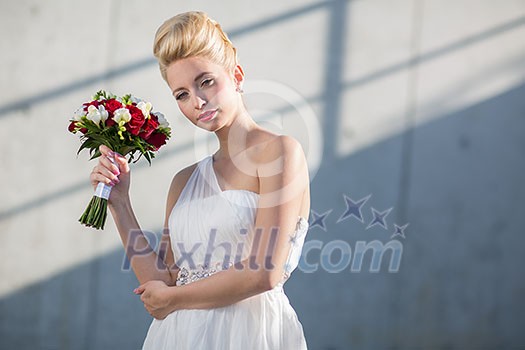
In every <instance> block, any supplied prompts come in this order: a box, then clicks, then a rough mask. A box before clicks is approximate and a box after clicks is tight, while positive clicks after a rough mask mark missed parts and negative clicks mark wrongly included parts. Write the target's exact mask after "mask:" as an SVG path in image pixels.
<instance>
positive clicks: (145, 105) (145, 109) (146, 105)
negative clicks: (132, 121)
mask: <svg viewBox="0 0 525 350" xmlns="http://www.w3.org/2000/svg"><path fill="white" fill-rule="evenodd" d="M137 108H138V109H140V110H141V111H142V114H143V115H144V118H146V119H149V117H150V115H149V113H150V112H151V109H152V108H153V106H152V105H151V103H150V102H144V101H140V102H139V103H137Z"/></svg>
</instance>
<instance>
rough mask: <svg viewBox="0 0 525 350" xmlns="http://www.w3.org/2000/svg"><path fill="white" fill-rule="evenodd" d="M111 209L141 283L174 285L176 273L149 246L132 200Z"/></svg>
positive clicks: (134, 270) (112, 206)
mask: <svg viewBox="0 0 525 350" xmlns="http://www.w3.org/2000/svg"><path fill="white" fill-rule="evenodd" d="M109 209H110V211H111V214H112V216H113V220H114V221H115V224H116V226H117V230H118V232H119V234H120V238H121V240H122V244H123V245H124V250H125V252H126V255H127V257H128V259H129V261H130V264H131V268H132V269H133V272H134V273H135V276H136V277H137V279H138V281H139V283H141V284H142V283H145V282H147V281H151V280H161V281H164V282H165V283H166V284H167V285H170V286H171V285H174V284H175V278H176V273H175V272H176V271H171V270H170V269H169V267H167V266H166V264H165V263H164V261H163V260H162V259H161V258H160V257H159V255H158V254H157V253H156V252H155V251H154V250H153V248H151V246H150V245H149V243H148V241H147V240H146V237H145V236H144V234H143V232H142V230H141V229H140V226H139V223H138V221H137V218H136V217H135V214H134V212H133V208H132V206H131V200H130V199H129V198H127V199H126V200H122V201H119V202H117V203H116V204H110V205H109ZM174 275H175V276H174Z"/></svg>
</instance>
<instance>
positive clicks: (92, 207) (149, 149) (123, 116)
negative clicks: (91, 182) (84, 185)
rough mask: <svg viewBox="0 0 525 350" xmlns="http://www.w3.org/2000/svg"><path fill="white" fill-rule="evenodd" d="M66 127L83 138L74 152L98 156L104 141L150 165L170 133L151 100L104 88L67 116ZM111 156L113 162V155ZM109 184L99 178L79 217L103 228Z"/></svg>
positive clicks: (87, 222)
mask: <svg viewBox="0 0 525 350" xmlns="http://www.w3.org/2000/svg"><path fill="white" fill-rule="evenodd" d="M69 121H70V124H69V127H68V130H69V131H70V132H72V133H73V134H76V133H80V134H81V136H80V140H81V142H82V144H81V146H80V148H79V149H78V152H77V155H78V154H79V153H80V151H82V150H83V149H89V153H90V155H91V158H90V160H91V159H95V158H97V157H99V156H100V151H99V149H98V148H99V146H100V145H106V146H107V147H109V148H110V149H111V150H113V151H114V152H117V153H120V154H121V155H123V156H126V155H129V158H128V162H131V161H133V159H135V156H136V154H137V153H138V154H139V156H138V158H136V160H135V161H134V162H137V161H138V160H139V159H140V157H141V156H144V158H146V160H147V161H148V163H149V164H150V165H151V159H153V158H154V157H155V153H154V152H156V151H158V149H159V148H160V147H161V146H162V145H164V144H165V143H166V141H167V140H168V139H169V138H170V136H171V129H170V127H169V125H168V122H167V121H166V119H165V118H164V115H162V113H159V112H152V105H151V103H150V102H145V101H141V100H139V99H137V98H135V97H133V96H132V95H124V96H122V97H117V96H115V95H112V94H110V93H108V92H106V91H103V90H101V91H98V92H97V93H96V94H95V96H93V100H92V101H89V102H86V103H84V104H82V106H81V107H80V108H79V109H78V110H77V111H76V112H75V114H74V117H73V118H72V119H70V120H69ZM110 160H111V161H112V162H113V163H114V164H115V161H114V159H111V158H110ZM111 188H112V187H111V186H109V185H106V184H104V183H102V182H100V183H99V184H98V186H97V189H96V191H95V194H94V195H93V198H91V201H90V202H89V204H88V206H87V208H86V210H85V211H84V213H83V214H82V216H81V217H80V219H79V221H80V222H81V223H82V224H84V225H86V226H88V227H94V228H96V229H100V228H102V229H104V223H105V222H106V216H107V201H108V198H109V194H110V192H111Z"/></svg>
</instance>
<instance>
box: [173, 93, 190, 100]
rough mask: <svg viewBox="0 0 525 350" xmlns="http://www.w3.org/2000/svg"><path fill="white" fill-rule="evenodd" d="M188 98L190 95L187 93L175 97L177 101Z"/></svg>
mask: <svg viewBox="0 0 525 350" xmlns="http://www.w3.org/2000/svg"><path fill="white" fill-rule="evenodd" d="M186 96H188V94H187V93H186V92H181V93H180V94H178V95H177V96H175V99H176V100H181V99H184V98H186Z"/></svg>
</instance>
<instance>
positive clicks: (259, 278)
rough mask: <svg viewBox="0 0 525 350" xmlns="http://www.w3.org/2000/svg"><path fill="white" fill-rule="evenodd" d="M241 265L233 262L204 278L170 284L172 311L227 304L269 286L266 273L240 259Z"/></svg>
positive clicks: (259, 291)
mask: <svg viewBox="0 0 525 350" xmlns="http://www.w3.org/2000/svg"><path fill="white" fill-rule="evenodd" d="M243 265H244V266H245V267H244V268H243V269H237V268H236V267H235V266H232V267H230V268H229V269H228V270H225V271H220V272H217V273H215V274H213V275H211V276H209V277H207V278H204V279H201V280H198V281H195V282H192V283H188V284H186V285H183V286H178V287H171V288H170V304H171V306H172V309H173V311H175V310H181V309H212V308H217V307H223V306H228V305H231V304H234V303H236V302H239V301H241V300H243V299H246V298H249V297H251V296H254V295H256V294H260V293H263V292H266V291H268V290H270V289H271V288H272V287H273V286H271V285H270V283H269V278H268V273H267V272H265V271H257V270H252V269H250V268H248V267H246V266H247V265H248V263H247V262H246V263H245V262H243Z"/></svg>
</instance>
